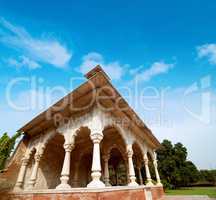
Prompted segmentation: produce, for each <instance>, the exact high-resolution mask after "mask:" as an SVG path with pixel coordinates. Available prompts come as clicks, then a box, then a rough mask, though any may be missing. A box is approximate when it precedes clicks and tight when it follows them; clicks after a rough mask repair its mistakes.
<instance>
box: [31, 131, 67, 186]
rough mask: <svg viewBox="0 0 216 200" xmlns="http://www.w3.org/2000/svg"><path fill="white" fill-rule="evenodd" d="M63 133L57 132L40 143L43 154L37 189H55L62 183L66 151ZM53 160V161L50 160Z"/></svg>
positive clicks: (40, 151)
mask: <svg viewBox="0 0 216 200" xmlns="http://www.w3.org/2000/svg"><path fill="white" fill-rule="evenodd" d="M64 142H65V139H64V137H63V135H61V134H59V133H55V134H53V135H52V137H49V138H47V139H46V140H43V141H42V142H41V143H40V145H38V148H37V150H38V152H37V153H40V154H41V159H40V163H39V169H38V174H37V181H36V184H35V186H34V188H35V189H44V188H45V189H54V188H56V186H57V185H58V184H60V176H61V170H62V163H63V161H64V155H65V151H64V148H63V144H64ZM50 161H52V162H50Z"/></svg>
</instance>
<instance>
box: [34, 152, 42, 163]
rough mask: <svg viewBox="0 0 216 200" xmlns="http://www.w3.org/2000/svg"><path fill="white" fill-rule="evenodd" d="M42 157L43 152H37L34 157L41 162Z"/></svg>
mask: <svg viewBox="0 0 216 200" xmlns="http://www.w3.org/2000/svg"><path fill="white" fill-rule="evenodd" d="M41 157H42V155H41V154H38V153H36V154H35V155H34V159H35V161H36V162H40V159H41Z"/></svg>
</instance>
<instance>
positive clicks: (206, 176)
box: [199, 170, 216, 185]
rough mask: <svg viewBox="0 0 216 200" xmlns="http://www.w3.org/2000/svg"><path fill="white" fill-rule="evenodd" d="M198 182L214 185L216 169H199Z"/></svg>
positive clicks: (215, 182)
mask: <svg viewBox="0 0 216 200" xmlns="http://www.w3.org/2000/svg"><path fill="white" fill-rule="evenodd" d="M199 178H200V182H203V183H209V184H212V185H216V170H200V177H199Z"/></svg>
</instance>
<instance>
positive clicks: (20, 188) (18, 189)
mask: <svg viewBox="0 0 216 200" xmlns="http://www.w3.org/2000/svg"><path fill="white" fill-rule="evenodd" d="M13 191H14V192H21V191H23V188H22V187H21V186H16V185H15V187H14V189H13Z"/></svg>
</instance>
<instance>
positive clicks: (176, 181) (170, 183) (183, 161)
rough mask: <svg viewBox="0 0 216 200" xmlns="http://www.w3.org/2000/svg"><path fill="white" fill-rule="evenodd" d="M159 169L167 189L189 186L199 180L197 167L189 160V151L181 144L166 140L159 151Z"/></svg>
mask: <svg viewBox="0 0 216 200" xmlns="http://www.w3.org/2000/svg"><path fill="white" fill-rule="evenodd" d="M157 154H158V168H159V171H160V174H161V179H162V182H163V183H164V186H165V187H169V188H176V187H180V186H187V185H189V184H192V183H195V182H197V181H198V180H199V171H198V170H197V168H196V166H195V165H194V164H193V163H192V162H191V161H188V160H187V149H186V147H184V146H183V145H182V144H181V143H177V144H174V145H173V144H172V143H171V142H170V141H169V140H164V141H163V142H162V144H161V148H160V149H158V151H157Z"/></svg>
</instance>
